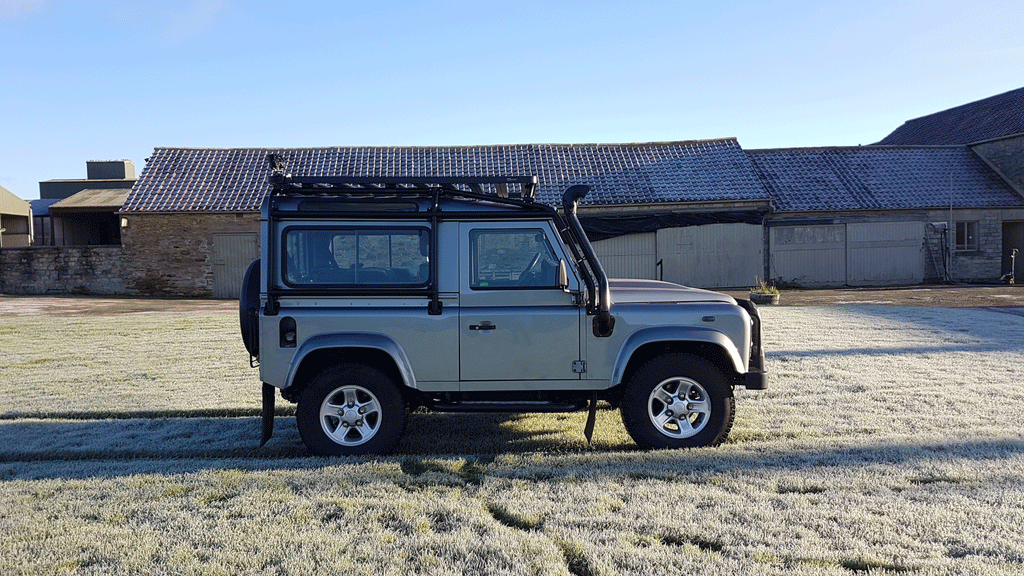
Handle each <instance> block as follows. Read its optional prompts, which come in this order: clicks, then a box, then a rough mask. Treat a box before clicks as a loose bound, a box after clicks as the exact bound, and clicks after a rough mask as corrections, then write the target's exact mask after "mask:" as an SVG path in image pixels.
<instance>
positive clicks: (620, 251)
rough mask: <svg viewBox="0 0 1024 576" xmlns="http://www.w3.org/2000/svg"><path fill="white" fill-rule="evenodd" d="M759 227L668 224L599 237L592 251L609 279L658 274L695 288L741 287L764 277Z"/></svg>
mask: <svg viewBox="0 0 1024 576" xmlns="http://www.w3.org/2000/svg"><path fill="white" fill-rule="evenodd" d="M763 230H764V229H763V228H762V227H761V226H760V225H754V224H708V225H705V226H688V227H684V228H666V229H663V230H658V231H657V232H656V233H655V232H648V233H642V234H628V235H625V236H619V237H616V238H610V239H608V240H600V241H597V242H594V251H595V252H596V253H597V257H598V259H600V260H601V265H602V266H604V269H605V272H606V273H607V274H608V276H609V277H611V278H641V279H648V280H657V279H659V277H661V278H663V279H664V280H666V281H668V282H675V283H678V284H685V285H687V286H694V287H697V288H739V287H746V286H751V285H753V284H754V281H755V279H756V278H760V277H761V276H762V275H763V270H764V231H763ZM659 261H661V263H662V269H661V270H659V269H658V262H659Z"/></svg>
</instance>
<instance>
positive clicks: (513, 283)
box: [470, 228, 558, 290]
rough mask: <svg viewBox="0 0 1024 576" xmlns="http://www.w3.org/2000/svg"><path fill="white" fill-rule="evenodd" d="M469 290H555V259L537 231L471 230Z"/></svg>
mask: <svg viewBox="0 0 1024 576" xmlns="http://www.w3.org/2000/svg"><path fill="white" fill-rule="evenodd" d="M470 258H471V260H472V262H471V266H472V268H471V272H470V274H471V278H470V287H471V288H473V289H477V290H486V289H494V288H499V289H500V288H557V287H558V259H557V258H556V257H555V252H554V250H552V249H551V244H550V243H549V242H548V240H547V236H545V234H544V231H543V230H541V229H539V228H530V229H522V230H473V231H472V232H471V233H470Z"/></svg>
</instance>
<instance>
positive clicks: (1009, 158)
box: [971, 135, 1024, 194]
mask: <svg viewBox="0 0 1024 576" xmlns="http://www.w3.org/2000/svg"><path fill="white" fill-rule="evenodd" d="M971 149H972V150H974V152H975V153H976V154H978V155H979V156H981V157H982V158H983V159H984V160H985V162H987V163H988V165H989V166H991V167H992V168H993V169H995V170H996V171H997V172H999V174H1000V175H1002V176H1003V178H1005V179H1006V180H1007V182H1009V183H1010V185H1011V186H1013V187H1014V189H1016V190H1017V192H1018V193H1021V194H1024V135H1017V136H1010V137H1007V138H1000V139H998V140H989V141H988V142H982V143H980V144H975V145H973V146H971Z"/></svg>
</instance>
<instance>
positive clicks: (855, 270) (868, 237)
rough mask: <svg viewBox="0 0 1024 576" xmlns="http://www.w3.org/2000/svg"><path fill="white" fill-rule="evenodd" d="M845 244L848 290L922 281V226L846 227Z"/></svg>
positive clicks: (921, 223)
mask: <svg viewBox="0 0 1024 576" xmlns="http://www.w3.org/2000/svg"><path fill="white" fill-rule="evenodd" d="M846 243H847V253H846V254H847V261H846V262H847V264H846V282H847V284H849V285H850V286H884V285H891V284H920V283H921V282H922V281H924V267H925V252H924V222H877V223H870V224H847V225H846Z"/></svg>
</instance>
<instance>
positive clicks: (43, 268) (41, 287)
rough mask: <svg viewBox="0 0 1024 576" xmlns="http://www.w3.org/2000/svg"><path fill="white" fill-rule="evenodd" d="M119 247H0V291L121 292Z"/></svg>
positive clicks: (122, 266) (123, 264)
mask: <svg viewBox="0 0 1024 576" xmlns="http://www.w3.org/2000/svg"><path fill="white" fill-rule="evenodd" d="M126 270H127V260H126V258H125V255H124V253H123V252H122V250H121V247H120V246H64V247H51V246H39V247H30V248H0V293H3V294H104V295H113V294H125V293H126V287H125V282H124V280H125V271H126Z"/></svg>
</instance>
